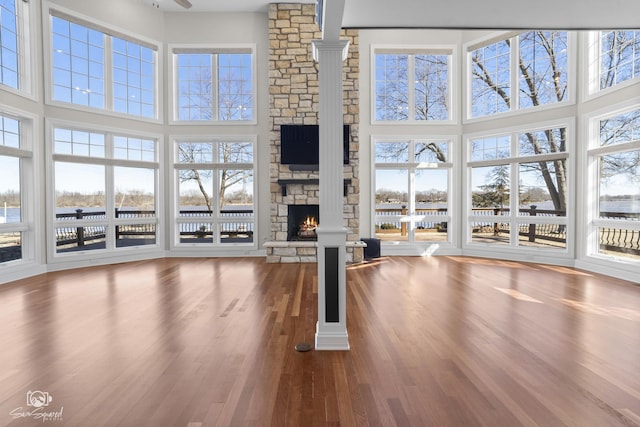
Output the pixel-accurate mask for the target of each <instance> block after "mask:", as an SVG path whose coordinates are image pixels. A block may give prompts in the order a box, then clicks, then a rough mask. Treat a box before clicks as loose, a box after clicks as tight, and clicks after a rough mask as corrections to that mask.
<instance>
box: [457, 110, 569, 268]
mask: <svg viewBox="0 0 640 427" xmlns="http://www.w3.org/2000/svg"><path fill="white" fill-rule="evenodd" d="M574 122H575V119H574V118H573V117H567V118H562V119H558V120H553V121H547V122H539V123H531V124H525V125H521V126H514V127H510V128H503V129H492V130H491V131H487V132H477V133H470V134H465V135H463V141H464V147H465V148H464V150H463V151H464V155H463V156H464V162H463V182H464V183H465V184H464V192H463V194H464V199H463V202H462V204H463V208H462V209H463V211H462V212H463V219H462V228H463V231H462V247H463V250H467V251H469V253H471V254H473V253H475V252H474V251H480V253H482V254H485V255H486V254H487V253H490V252H495V256H497V257H500V256H503V257H504V256H505V255H507V254H508V256H509V257H512V256H513V254H516V256H518V254H521V255H522V256H525V257H526V256H540V257H541V258H540V259H542V257H543V256H548V257H549V258H548V259H549V260H552V259H556V261H555V262H557V259H560V258H564V259H567V260H572V259H574V253H575V240H576V236H575V221H573V218H575V217H576V215H575V204H574V194H575V190H574V188H575V185H576V183H575V182H574V181H575V179H574V177H575V176H576V174H575V163H576V162H575V155H574V146H575V123H574ZM558 128H565V129H566V138H567V140H566V142H565V144H566V151H564V152H560V153H549V154H538V155H528V154H526V155H520V154H519V152H518V143H519V141H518V135H520V134H522V133H527V132H536V131H543V130H548V129H558ZM507 135H509V136H510V137H511V151H510V153H511V154H510V156H509V157H508V158H500V159H492V160H477V161H471V141H472V140H474V139H479V138H487V137H499V136H507ZM514 153H518V155H517V156H516V155H514ZM562 158H564V159H566V160H567V168H568V170H569V171H570V172H569V174H568V178H569V182H568V188H567V196H566V199H567V211H566V213H565V216H564V217H543V216H521V215H520V214H519V209H518V208H519V206H518V205H519V203H518V202H519V198H518V197H510V200H509V211H510V214H509V216H501V215H498V216H496V215H474V214H473V211H472V207H473V205H472V201H471V200H472V190H473V188H472V182H471V179H472V176H471V173H470V171H471V169H472V168H473V167H483V166H501V165H509V167H510V182H511V183H512V184H511V185H510V190H511V192H512V193H513V189H514V185H513V183H514V182H515V183H518V182H519V170H518V165H520V164H522V163H532V162H539V161H545V160H547V161H552V160H557V159H562ZM518 185H519V184H518ZM513 212H516V214H515V215H514V214H512V213H513ZM475 222H492V223H493V222H499V223H509V230H510V235H509V243H508V244H494V243H479V242H472V232H471V224H472V223H475ZM521 223H528V224H552V225H564V226H565V227H566V230H567V237H566V247H565V248H563V249H546V248H539V247H535V248H530V247H526V246H523V245H519V244H518V243H519V240H518V226H519V224H521ZM523 259H526V258H523Z"/></svg>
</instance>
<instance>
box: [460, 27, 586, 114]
mask: <svg viewBox="0 0 640 427" xmlns="http://www.w3.org/2000/svg"><path fill="white" fill-rule="evenodd" d="M552 31H562V30H552ZM527 32H530V31H517V32H513V31H509V32H498V33H493V34H490V35H488V36H485V37H482V38H479V39H477V40H474V41H471V42H469V43H465V44H463V46H462V51H463V56H464V70H465V72H464V77H463V80H464V82H463V88H464V89H463V90H464V97H463V105H464V107H463V108H464V117H463V120H462V122H463V124H468V123H477V122H484V121H490V120H495V119H498V118H501V119H502V118H506V117H513V116H520V115H524V114H530V113H532V112H538V111H547V110H553V109H557V108H562V107H565V106H568V105H572V104H575V103H576V91H577V89H576V88H577V87H578V85H577V81H576V80H577V78H576V76H577V72H576V62H577V59H576V58H577V50H578V49H577V48H578V44H577V42H576V39H577V34H576V32H575V31H566V33H567V51H568V53H567V91H568V94H567V98H566V99H565V100H564V101H562V102H554V103H551V104H544V105H539V106H536V107H527V108H520V106H519V100H520V94H519V91H520V89H519V85H520V73H519V69H518V67H517V66H514V64H515V63H517V61H514V60H513V59H514V58H518V50H519V48H520V45H519V43H513V42H512V43H511V73H510V75H511V85H510V92H511V105H510V106H509V107H510V109H509V111H506V112H502V113H496V114H489V115H486V116H481V117H472V115H471V111H472V105H471V104H472V99H471V98H472V92H471V78H472V74H471V72H472V68H473V67H472V63H473V62H472V60H471V53H472V51H473V50H476V49H479V48H481V47H483V46H487V45H490V44H493V43H497V42H500V41H502V40H506V39H512V40H515V39H516V38H517V37H518V35H519V34H521V33H527ZM514 94H518V96H517V97H514V96H513V95H514Z"/></svg>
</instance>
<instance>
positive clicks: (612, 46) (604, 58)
mask: <svg viewBox="0 0 640 427" xmlns="http://www.w3.org/2000/svg"><path fill="white" fill-rule="evenodd" d="M599 36H600V52H599V54H600V60H599V61H598V63H599V68H600V71H599V81H600V89H605V88H608V87H612V86H615V85H617V84H620V83H622V82H625V81H628V80H632V79H635V78H637V77H638V76H640V31H601V32H600V33H599Z"/></svg>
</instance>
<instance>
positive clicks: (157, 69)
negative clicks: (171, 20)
mask: <svg viewBox="0 0 640 427" xmlns="http://www.w3.org/2000/svg"><path fill="white" fill-rule="evenodd" d="M44 5H45V6H44V7H43V11H42V14H43V15H42V17H43V24H44V25H43V50H44V88H45V104H46V105H52V106H55V107H61V108H66V109H70V110H78V111H85V112H91V113H99V114H101V115H105V116H112V117H118V118H126V119H131V120H136V121H140V122H149V123H162V122H163V114H162V111H164V110H163V101H162V99H163V86H164V85H163V84H162V82H163V72H162V69H163V67H162V64H163V63H164V62H163V61H164V60H163V49H162V44H161V43H160V42H157V41H155V40H152V39H149V38H147V37H144V36H142V35H140V34H134V33H132V32H130V31H126V30H123V29H120V28H118V27H116V26H114V25H110V24H107V23H104V22H102V21H99V20H97V19H95V18H91V17H88V16H85V15H82V14H79V13H77V12H75V11H72V10H68V9H65V8H63V7H60V6H58V5H55V6H54V5H52V4H51V3H49V2H45V3H44ZM53 16H56V17H58V18H61V19H64V20H68V21H70V22H73V23H76V24H78V25H82V26H84V27H87V28H89V29H94V30H97V31H99V32H101V33H102V34H103V38H104V47H103V49H104V52H103V64H102V66H103V79H104V108H97V107H91V106H85V105H81V104H75V103H73V102H65V101H60V100H55V99H53V80H54V79H53V57H52V55H53V34H52V31H53V25H52V18H53ZM114 37H117V38H121V39H124V40H125V41H128V42H133V43H136V44H140V45H141V46H143V47H148V48H150V49H151V50H152V51H153V55H154V79H155V80H154V82H153V87H154V116H153V117H146V116H143V115H134V114H128V113H122V112H118V111H115V110H114V96H113V84H114V81H113V46H112V38H114Z"/></svg>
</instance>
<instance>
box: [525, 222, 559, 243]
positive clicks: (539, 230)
mask: <svg viewBox="0 0 640 427" xmlns="http://www.w3.org/2000/svg"><path fill="white" fill-rule="evenodd" d="M518 246H526V247H533V248H543V249H566V248H567V227H566V226H565V225H564V224H524V223H521V224H518Z"/></svg>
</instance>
